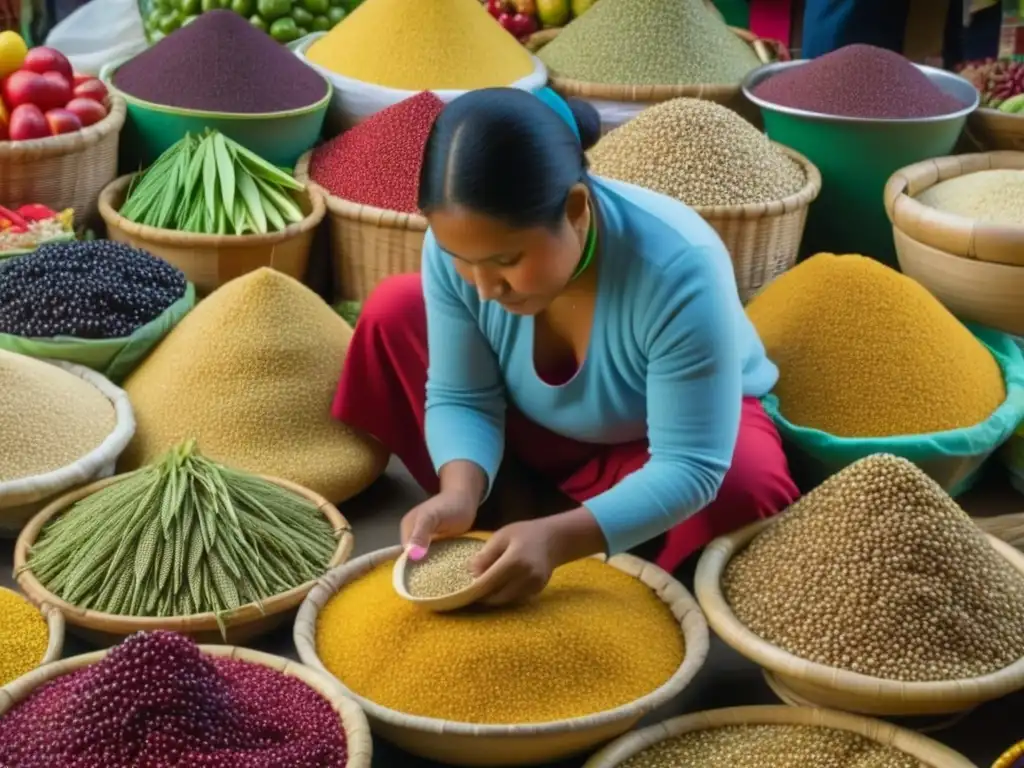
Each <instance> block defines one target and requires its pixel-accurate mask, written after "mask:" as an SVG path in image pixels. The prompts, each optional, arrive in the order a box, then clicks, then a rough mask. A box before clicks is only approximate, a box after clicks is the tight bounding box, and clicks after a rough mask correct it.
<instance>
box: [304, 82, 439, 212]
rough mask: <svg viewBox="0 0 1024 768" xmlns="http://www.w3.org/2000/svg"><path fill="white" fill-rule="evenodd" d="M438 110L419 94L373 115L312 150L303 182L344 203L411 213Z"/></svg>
mask: <svg viewBox="0 0 1024 768" xmlns="http://www.w3.org/2000/svg"><path fill="white" fill-rule="evenodd" d="M442 109H444V102H443V101H441V100H440V99H439V98H438V97H437V96H435V95H434V94H433V93H431V92H430V91H424V92H423V93H418V94H416V95H415V96H412V97H410V98H408V99H406V100H405V101H401V102H399V103H398V104H395V105H394V106H391V107H388V108H387V109H385V110H382V111H381V112H378V113H377V114H375V115H373V116H372V117H370V118H369V119H368V120H366V121H365V122H362V123H360V124H359V125H357V126H355V127H354V128H352V129H350V130H348V131H346V132H345V133H343V134H341V135H340V136H338V137H337V138H335V139H332V140H331V141H329V142H327V143H326V144H324V145H323V146H320V147H318V148H317V149H316V150H315V151H314V152H313V157H312V159H311V160H310V164H309V177H310V178H311V179H312V180H313V181H315V182H316V183H317V184H319V185H320V186H321V187H323V188H324V189H326V190H327V191H328V192H330V193H331V194H332V195H335V196H337V197H340V198H342V199H344V200H349V201H351V202H354V203H361V204H362V205H370V206H373V207H374V208H384V209H385V210H389V211H401V212H402V213H416V211H417V210H418V206H417V201H416V198H417V195H418V193H419V186H420V168H421V166H422V165H423V148H424V147H425V146H426V144H427V138H428V137H429V136H430V129H431V128H432V127H433V126H434V121H435V120H437V116H438V115H440V114H441V110H442Z"/></svg>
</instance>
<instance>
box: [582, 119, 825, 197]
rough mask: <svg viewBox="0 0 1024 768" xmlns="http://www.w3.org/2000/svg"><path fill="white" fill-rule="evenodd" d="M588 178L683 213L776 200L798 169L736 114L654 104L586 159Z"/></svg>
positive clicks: (796, 184)
mask: <svg viewBox="0 0 1024 768" xmlns="http://www.w3.org/2000/svg"><path fill="white" fill-rule="evenodd" d="M589 156H590V163H591V167H592V169H593V170H594V172H595V173H597V174H599V175H601V176H607V177H609V178H613V179H619V180H620V181H627V182H629V183H631V184H636V185H638V186H641V187H647V188H648V189H653V190H654V191H655V192H660V193H662V194H663V195H669V196H670V197H674V198H676V199H677V200H681V201H683V202H684V203H686V204H687V205H691V206H696V207H701V206H712V205H746V204H748V203H767V202H770V201H773V200H782V199H784V198H786V197H788V196H790V195H792V194H794V193H796V192H799V191H800V189H801V188H802V187H803V186H804V184H805V183H806V181H807V179H806V175H805V174H804V171H803V169H802V168H801V167H800V166H799V165H798V164H797V163H796V162H795V161H793V160H792V159H790V158H789V157H787V156H786V155H785V154H784V153H783V152H782V151H781V150H780V149H779V148H778V147H776V146H775V145H774V144H772V143H771V142H770V141H769V140H768V139H767V138H766V137H765V135H764V134H763V133H761V132H760V131H759V130H757V129H756V128H755V127H754V126H753V125H751V124H750V123H748V122H747V121H746V120H744V119H743V118H742V117H740V116H739V115H738V114H736V113H735V112H733V111H732V110H731V109H728V108H727V107H723V106H721V105H720V104H716V103H714V102H711V101H703V100H699V99H673V100H671V101H666V102H664V103H662V104H657V105H655V106H653V107H650V108H648V109H646V110H644V111H643V112H641V113H640V115H638V116H637V117H636V118H635V119H633V120H630V121H629V122H628V123H625V124H623V125H621V126H619V127H618V128H616V129H615V130H613V131H611V132H610V133H608V134H606V135H605V136H604V137H603V138H602V139H601V140H600V141H599V142H598V143H597V145H596V146H594V148H593V149H591V150H590V152H589Z"/></svg>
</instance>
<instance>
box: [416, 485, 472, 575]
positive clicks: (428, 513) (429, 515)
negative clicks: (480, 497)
mask: <svg viewBox="0 0 1024 768" xmlns="http://www.w3.org/2000/svg"><path fill="white" fill-rule="evenodd" d="M477 508H478V503H477V500H476V499H474V497H473V495H472V494H467V493H463V492H460V491H441V493H439V494H437V495H436V496H433V497H431V498H429V499H427V500H426V501H424V502H423V503H422V504H419V505H417V506H415V507H413V508H412V509H411V510H409V511H408V512H407V513H406V514H405V517H403V518H402V546H403V547H405V551H406V552H408V553H409V559H410V560H413V561H416V560H422V559H423V558H424V557H425V556H426V554H427V549H429V548H430V542H431V541H432V540H433V539H435V538H444V537H449V536H459V535H461V534H463V533H466V532H467V531H469V530H470V529H471V528H472V527H473V523H474V522H475V521H476V513H477Z"/></svg>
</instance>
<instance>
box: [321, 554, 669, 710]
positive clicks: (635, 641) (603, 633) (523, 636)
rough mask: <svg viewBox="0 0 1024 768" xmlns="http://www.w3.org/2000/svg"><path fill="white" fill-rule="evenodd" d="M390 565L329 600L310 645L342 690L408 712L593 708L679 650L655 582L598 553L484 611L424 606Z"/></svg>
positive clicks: (617, 701)
mask: <svg viewBox="0 0 1024 768" xmlns="http://www.w3.org/2000/svg"><path fill="white" fill-rule="evenodd" d="M393 568H394V562H393V561H391V562H384V563H381V564H380V565H378V566H377V567H376V568H374V569H373V570H372V571H370V572H369V573H368V574H366V575H364V576H362V577H361V578H359V579H358V580H356V581H354V582H352V583H351V584H348V585H346V586H345V587H343V588H342V589H341V591H339V592H338V593H337V594H336V595H335V596H334V597H332V598H331V600H330V601H329V602H328V603H327V604H326V605H325V606H324V607H323V609H322V610H321V612H320V616H319V620H318V622H317V629H316V647H317V652H318V655H319V657H320V659H321V661H322V662H323V664H324V666H325V667H326V668H327V669H328V670H329V671H330V672H331V673H332V674H333V675H335V676H336V677H337V678H338V679H340V680H341V681H342V682H343V683H344V684H345V685H346V686H347V687H348V688H349V689H351V690H353V691H355V692H356V693H357V694H359V695H360V696H364V697H365V698H367V699H369V700H371V701H373V702H374V703H376V704H379V705H381V706H384V707H390V708H392V709H395V710H398V711H400V712H404V713H406V714H410V715H422V716H425V717H435V718H442V719H446V720H454V721H457V722H466V723H502V724H508V723H543V722H550V721H552V720H560V719H563V718H570V717H580V716H583V715H590V714H594V713H596V712H601V711H604V710H608V709H612V708H614V707H617V706H620V705H622V704H626V703H628V702H631V701H634V700H636V699H638V698H640V697H641V696H645V695H646V694H648V693H651V692H652V691H654V690H655V689H657V688H658V687H660V686H661V685H662V684H664V683H665V682H666V681H667V680H668V679H669V677H671V676H672V674H673V673H675V671H676V670H677V669H678V668H679V665H680V664H681V663H682V660H683V655H684V653H685V650H686V649H685V648H684V647H683V646H684V643H683V635H682V632H681V630H680V628H679V623H678V622H677V621H676V620H675V618H674V617H673V616H672V613H671V612H670V611H669V610H668V607H667V606H666V605H665V604H664V603H662V602H661V600H660V599H659V598H658V597H657V596H656V595H655V594H654V593H653V592H651V590H650V588H649V587H647V586H646V585H644V584H643V583H642V582H640V581H638V580H637V579H635V578H633V577H632V576H629V575H628V574H626V573H623V572H622V571H620V570H618V569H617V568H614V567H613V566H610V565H607V564H605V563H602V562H600V561H598V560H581V561H578V562H575V563H571V564H569V565H565V566H563V567H561V568H559V569H558V570H557V571H555V573H554V575H553V576H552V579H551V583H550V584H549V585H548V587H547V589H545V590H544V592H543V593H542V594H541V595H540V596H539V597H538V598H537V599H536V600H534V601H532V602H530V603H527V604H525V605H519V606H516V607H510V608H504V609H501V610H496V611H488V612H485V613H478V612H472V611H470V612H461V613H460V612H457V613H450V614H438V613H432V612H430V611H425V610H423V609H421V608H420V607H418V606H416V605H414V604H412V603H410V602H407V601H406V600H403V599H402V598H400V597H399V596H398V595H397V593H396V592H395V590H394V587H393V586H392V570H393ZM396 648H401V649H402V652H401V653H400V654H396V653H395V649H396ZM384 670H386V672H383V671H384ZM496 691H500V692H501V695H495V692H496Z"/></svg>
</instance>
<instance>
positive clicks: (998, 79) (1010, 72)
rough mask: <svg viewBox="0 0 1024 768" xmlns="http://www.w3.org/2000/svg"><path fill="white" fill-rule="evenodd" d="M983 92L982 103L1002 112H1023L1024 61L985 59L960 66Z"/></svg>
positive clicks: (959, 72) (958, 71)
mask: <svg viewBox="0 0 1024 768" xmlns="http://www.w3.org/2000/svg"><path fill="white" fill-rule="evenodd" d="M957 73H958V74H959V75H960V76H961V77H965V78H967V79H968V80H970V81H971V84H972V85H974V87H975V88H977V89H978V93H980V94H981V106H983V107H990V108H992V109H998V110H999V111H1000V112H1007V113H1010V114H1016V113H1018V112H1020V113H1024V61H1010V60H1006V59H984V60H983V61H969V62H966V63H965V64H962V65H960V66H959V67H957Z"/></svg>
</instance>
